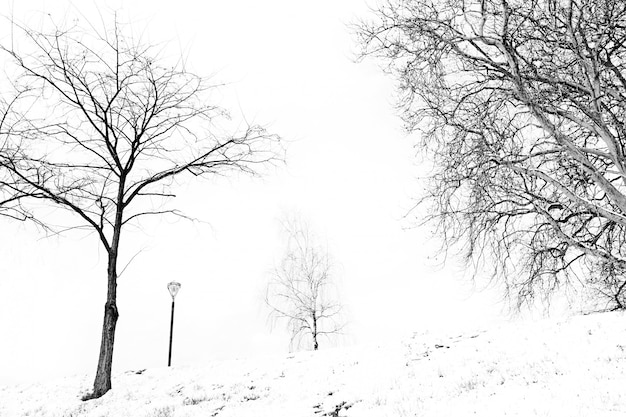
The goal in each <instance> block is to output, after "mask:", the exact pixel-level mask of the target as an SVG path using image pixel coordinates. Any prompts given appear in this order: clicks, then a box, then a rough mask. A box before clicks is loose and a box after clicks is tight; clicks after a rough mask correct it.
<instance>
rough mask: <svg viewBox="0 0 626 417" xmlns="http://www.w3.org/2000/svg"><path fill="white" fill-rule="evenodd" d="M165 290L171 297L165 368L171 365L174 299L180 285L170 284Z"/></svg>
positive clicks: (176, 283)
mask: <svg viewBox="0 0 626 417" xmlns="http://www.w3.org/2000/svg"><path fill="white" fill-rule="evenodd" d="M167 289H168V290H169V292H170V294H171V295H172V318H171V320H170V351H169V354H168V355H167V366H171V365H172V336H173V335H174V299H175V298H176V294H178V290H180V283H178V282H174V281H172V282H170V283H169V284H167Z"/></svg>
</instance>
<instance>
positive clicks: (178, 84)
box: [0, 20, 279, 398]
mask: <svg viewBox="0 0 626 417" xmlns="http://www.w3.org/2000/svg"><path fill="white" fill-rule="evenodd" d="M10 24H12V25H13V33H14V37H12V38H11V40H8V41H7V43H5V44H3V45H1V46H0V51H1V52H3V53H4V58H5V70H6V71H7V76H6V78H5V79H7V80H9V83H10V89H9V91H4V92H3V97H5V102H4V105H3V108H2V109H1V111H2V113H1V114H0V120H1V121H2V123H1V125H0V148H1V149H2V151H1V152H0V191H2V192H3V193H5V192H6V193H7V195H8V197H6V198H4V197H3V198H4V201H5V205H7V204H8V205H10V208H9V210H13V211H10V212H8V213H9V214H10V215H12V217H18V218H19V216H20V213H22V215H23V213H25V212H24V211H20V210H19V209H20V208H21V207H20V206H18V205H16V204H17V203H19V204H20V205H22V206H24V205H29V207H31V208H33V207H35V208H36V207H38V206H41V203H49V205H52V206H53V207H57V208H60V209H62V210H64V211H65V212H66V213H68V214H69V217H68V218H69V219H72V220H70V221H71V222H72V224H71V225H69V226H66V227H68V228H71V229H74V230H76V229H83V230H88V231H90V232H92V233H94V234H95V236H97V238H98V240H99V241H100V243H101V244H102V247H103V248H104V250H105V253H106V254H107V270H106V282H107V295H106V302H105V305H104V322H103V325H102V339H101V344H100V356H99V359H98V366H97V371H96V376H95V381H94V387H93V392H92V393H91V394H90V395H88V396H87V397H86V398H97V397H100V396H102V395H104V394H105V393H106V392H107V391H108V390H109V389H111V367H112V361H113V347H114V339H115V328H116V324H117V321H118V317H119V312H118V307H117V280H118V261H119V257H120V253H121V242H122V241H123V239H122V237H123V236H124V233H123V232H124V230H126V229H127V227H128V226H129V225H132V224H133V222H136V221H137V220H138V219H140V218H143V217H146V216H161V215H164V214H178V211H176V210H174V209H170V208H167V206H165V205H164V204H165V203H166V202H167V201H169V200H171V199H172V198H173V197H174V194H173V191H172V185H174V184H175V181H177V182H180V181H187V180H192V179H196V178H201V177H203V178H211V177H214V176H216V175H226V174H228V173H232V172H237V171H240V172H244V173H250V174H252V173H254V172H255V170H256V167H259V166H261V165H262V164H264V163H266V162H268V161H271V160H272V159H274V158H276V157H277V155H276V153H275V152H274V151H275V146H274V144H276V143H277V142H278V139H279V138H278V137H277V136H275V135H271V134H268V133H267V132H266V131H265V130H264V129H263V128H262V127H260V126H247V127H246V128H245V129H243V130H242V131H240V132H239V133H237V134H232V133H228V130H227V129H223V128H221V127H220V125H219V124H218V122H219V121H220V120H224V118H225V117H226V116H227V113H226V112H225V111H224V110H223V109H221V108H220V107H218V106H215V105H213V104H211V100H210V99H211V97H210V96H209V93H210V91H211V90H212V89H213V86H212V85H211V84H210V83H209V81H208V79H206V78H204V77H201V76H198V75H195V74H193V73H191V72H190V71H188V70H187V69H186V66H185V65H184V62H178V63H176V62H174V63H173V64H169V63H163V62H162V60H161V59H160V57H159V54H158V51H157V50H156V49H155V48H154V47H153V46H151V45H142V44H141V43H140V42H137V41H136V40H135V39H134V38H133V37H132V36H130V35H129V36H125V35H124V34H123V31H122V30H121V26H120V25H119V24H118V21H117V20H115V21H114V22H113V25H111V27H108V28H103V29H102V31H101V32H99V31H97V30H96V29H95V28H94V26H91V25H87V26H86V27H85V28H82V27H81V26H80V25H79V24H78V23H76V24H75V25H74V26H71V27H59V26H57V25H55V24H54V23H52V22H50V24H49V25H47V27H48V29H45V30H44V29H41V30H32V29H30V28H28V27H24V26H20V25H18V24H15V23H13V22H10ZM43 27H46V26H45V25H44V26H43ZM18 45H19V47H18ZM9 98H10V99H9ZM5 213H7V212H6V211H5Z"/></svg>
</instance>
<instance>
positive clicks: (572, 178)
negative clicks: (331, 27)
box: [357, 0, 626, 308]
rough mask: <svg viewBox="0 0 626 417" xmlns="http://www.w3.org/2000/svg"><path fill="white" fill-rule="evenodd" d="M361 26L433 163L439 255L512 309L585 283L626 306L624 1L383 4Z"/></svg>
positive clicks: (368, 50) (367, 52) (416, 0)
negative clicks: (472, 269) (465, 263)
mask: <svg viewBox="0 0 626 417" xmlns="http://www.w3.org/2000/svg"><path fill="white" fill-rule="evenodd" d="M357 31H358V34H359V36H360V42H361V45H362V46H363V48H364V49H363V54H362V57H365V56H376V57H379V58H381V59H382V60H383V61H384V62H385V68H386V70H387V71H389V73H391V74H393V76H394V77H395V78H396V79H397V80H398V82H399V89H400V92H401V96H400V105H401V109H402V115H403V118H404V121H405V122H406V126H407V128H408V130H409V131H419V132H420V133H421V141H420V143H421V145H422V146H423V148H424V149H425V150H426V152H427V155H428V157H429V160H430V161H432V162H433V163H434V166H435V170H434V172H433V174H432V176H431V178H430V187H429V192H428V193H427V195H426V196H425V198H424V199H423V200H422V202H425V203H427V204H429V207H430V211H429V215H428V218H429V219H430V220H434V221H435V223H436V224H438V226H439V229H438V230H439V231H440V233H441V235H442V236H443V237H444V240H445V243H446V246H447V247H450V246H451V245H455V244H459V245H462V246H463V247H464V249H465V250H466V255H467V257H468V260H472V261H474V262H477V263H478V264H482V266H483V267H484V266H489V267H490V268H493V274H494V277H496V278H498V279H499V280H500V281H501V282H504V283H506V288H507V291H508V293H509V294H512V295H515V296H516V298H517V300H518V302H519V303H520V304H523V303H524V302H525V301H531V300H533V298H534V297H535V296H536V295H541V296H542V298H543V296H549V295H550V294H552V293H553V292H554V291H555V290H557V289H559V288H563V287H564V286H565V287H570V284H571V285H578V282H580V283H581V284H582V287H584V288H585V289H587V290H591V291H592V292H593V293H594V294H595V297H594V298H595V300H596V301H599V300H604V301H603V302H606V303H608V305H609V306H610V307H614V308H624V307H625V306H626V276H625V274H624V273H625V272H626V158H625V152H626V149H625V146H626V126H625V122H626V119H625V114H626V3H624V2H621V1H612V0H441V1H431V0H412V1H403V0H388V1H386V2H385V3H384V4H383V5H382V6H380V8H378V10H377V11H376V12H375V15H374V16H373V18H372V19H370V20H369V21H364V22H362V23H360V24H359V25H358V29H357ZM598 296H599V298H598Z"/></svg>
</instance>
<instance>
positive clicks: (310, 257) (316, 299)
mask: <svg viewBox="0 0 626 417" xmlns="http://www.w3.org/2000/svg"><path fill="white" fill-rule="evenodd" d="M284 228H285V232H286V234H287V236H288V242H287V249H286V252H285V255H284V257H283V259H282V261H281V263H280V265H279V266H278V267H276V268H275V269H274V270H273V272H272V279H271V280H270V282H269V283H268V285H267V291H266V296H265V302H266V304H267V305H268V306H269V308H270V310H271V313H270V317H271V318H272V319H274V320H280V321H284V322H286V324H287V327H288V329H289V331H290V333H291V344H292V345H294V344H295V345H296V346H300V345H301V343H302V341H303V340H307V341H310V346H312V347H313V350H317V349H318V348H319V342H320V337H321V336H325V337H329V336H331V335H337V334H340V333H341V330H342V329H343V327H344V323H343V321H342V320H341V312H342V306H341V304H340V303H339V302H338V301H337V299H336V293H335V287H334V285H333V275H332V269H333V265H332V262H331V260H330V257H329V255H328V251H327V250H326V249H325V248H323V247H321V246H319V245H317V243H316V242H315V241H314V238H313V236H312V235H311V233H310V231H309V228H308V226H307V225H306V224H304V223H302V222H301V221H298V220H294V219H292V220H290V221H287V222H286V223H285V226H284Z"/></svg>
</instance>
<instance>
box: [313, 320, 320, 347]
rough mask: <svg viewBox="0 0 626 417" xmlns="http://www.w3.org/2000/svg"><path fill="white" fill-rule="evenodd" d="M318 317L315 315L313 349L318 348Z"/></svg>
mask: <svg viewBox="0 0 626 417" xmlns="http://www.w3.org/2000/svg"><path fill="white" fill-rule="evenodd" d="M318 347H319V345H318V344H317V317H315V316H313V350H317V348H318Z"/></svg>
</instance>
